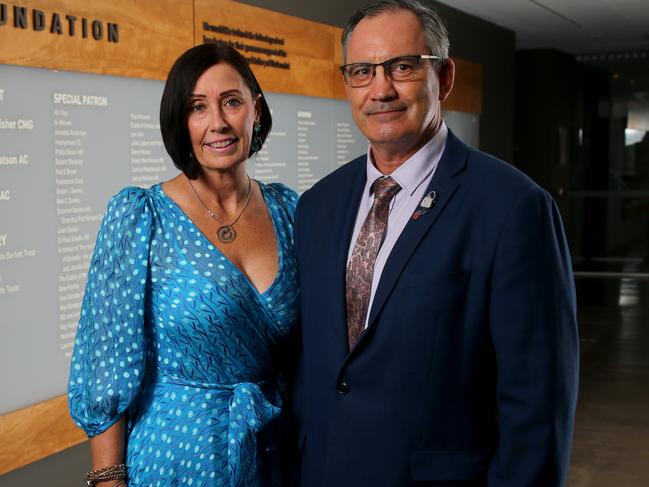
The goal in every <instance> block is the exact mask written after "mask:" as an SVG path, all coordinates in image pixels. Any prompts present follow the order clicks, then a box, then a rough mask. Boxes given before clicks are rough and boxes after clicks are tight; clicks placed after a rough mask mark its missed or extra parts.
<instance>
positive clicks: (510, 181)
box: [466, 149, 544, 199]
mask: <svg viewBox="0 0 649 487" xmlns="http://www.w3.org/2000/svg"><path fill="white" fill-rule="evenodd" d="M466 169H467V170H466V181H467V182H468V183H470V184H473V186H474V188H475V189H476V191H479V192H483V193H485V194H489V196H490V197H491V198H490V199H492V198H493V197H496V198H504V199H510V198H514V199H515V198H516V197H517V196H518V195H520V194H522V193H524V192H527V191H530V190H531V191H535V192H536V191H538V192H544V190H543V189H542V188H541V187H540V186H539V185H538V184H536V182H534V181H533V180H532V179H531V178H530V177H529V176H528V175H527V174H525V173H523V172H522V171H521V170H520V169H518V168H516V167H515V166H514V165H513V164H511V163H509V162H506V161H503V160H502V159H499V158H497V157H495V156H493V155H491V154H488V153H486V152H481V151H479V150H476V149H470V150H469V155H468V159H467V167H466Z"/></svg>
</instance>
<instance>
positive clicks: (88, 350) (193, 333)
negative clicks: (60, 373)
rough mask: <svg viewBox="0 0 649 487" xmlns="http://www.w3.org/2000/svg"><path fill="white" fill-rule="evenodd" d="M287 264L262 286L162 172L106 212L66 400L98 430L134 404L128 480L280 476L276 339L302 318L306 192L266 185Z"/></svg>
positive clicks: (91, 431)
mask: <svg viewBox="0 0 649 487" xmlns="http://www.w3.org/2000/svg"><path fill="white" fill-rule="evenodd" d="M260 186H261V189H262V194H263V196H264V199H265V201H266V204H267V206H268V209H269V212H270V216H271V218H272V221H273V225H274V228H275V234H276V237H277V247H278V251H279V271H278V273H277V276H276V277H275V280H274V282H273V283H272V284H271V286H270V287H269V288H268V289H267V290H266V291H265V292H263V293H262V294H260V293H259V292H258V291H257V290H256V289H255V287H254V286H253V285H252V284H251V283H250V281H249V280H248V279H247V278H246V277H245V276H244V275H243V274H242V273H241V271H240V270H239V269H238V268H237V267H236V266H235V265H234V264H232V262H230V261H229V260H228V259H227V258H226V257H225V256H224V255H223V254H222V253H221V252H220V251H219V250H218V248H216V247H215V246H214V245H212V244H211V243H210V242H209V240H208V239H207V238H206V237H205V236H204V235H203V234H202V233H201V232H200V230H199V229H198V228H197V227H196V226H195V225H194V224H193V223H192V222H191V221H190V220H189V218H188V217H187V216H186V215H185V214H184V213H183V212H182V210H181V209H180V208H179V207H178V206H177V205H176V204H175V203H174V202H173V201H172V200H171V199H170V198H169V197H168V196H166V194H165V193H164V192H163V190H162V188H161V186H160V185H156V186H153V187H151V188H149V189H141V188H134V187H131V188H126V189H124V190H122V191H121V192H119V193H118V194H117V195H116V196H114V197H113V198H112V200H111V201H110V203H109V205H108V210H107V212H106V215H105V217H104V220H103V222H102V224H101V227H100V230H99V235H98V237H97V244H96V248H95V252H94V255H93V258H92V262H91V266H90V272H89V275H88V283H87V287H86V293H85V297H84V300H83V306H82V309H81V318H80V321H79V327H78V330H77V338H76V342H75V348H74V354H73V357H72V365H71V370H70V383H69V390H68V400H69V406H70V411H71V414H72V417H73V419H74V420H75V422H76V423H77V424H78V425H79V426H80V427H81V428H82V429H83V430H85V431H86V433H87V434H88V436H90V437H92V436H95V435H97V434H99V433H101V432H103V431H104V430H106V429H107V428H108V427H109V426H111V425H112V424H113V423H115V422H116V421H117V420H118V419H119V418H120V416H122V415H123V414H124V413H128V416H127V417H128V426H127V441H126V464H127V467H128V474H129V482H128V485H129V486H152V485H156V486H157V485H164V486H172V485H194V486H204V485H209V486H227V487H253V486H275V485H279V484H280V482H279V479H278V471H277V467H278V465H277V456H278V454H277V449H276V444H275V443H276V442H277V440H278V436H279V430H280V429H281V420H280V416H281V408H282V396H283V387H282V382H281V377H280V374H279V371H278V361H279V357H278V355H279V353H280V352H279V349H280V347H281V346H282V344H283V341H284V340H285V339H286V338H287V336H288V335H289V334H290V332H291V330H292V328H293V327H294V325H295V322H296V318H297V312H298V311H297V306H298V300H299V295H298V291H297V271H296V262H295V257H294V254H293V241H292V228H293V213H294V210H295V205H296V201H297V195H296V194H295V192H293V191H292V190H290V189H288V188H287V187H286V186H283V185H281V184H276V183H273V184H269V185H263V184H260Z"/></svg>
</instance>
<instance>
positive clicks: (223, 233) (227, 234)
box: [216, 225, 237, 243]
mask: <svg viewBox="0 0 649 487" xmlns="http://www.w3.org/2000/svg"><path fill="white" fill-rule="evenodd" d="M216 236H217V237H218V239H219V241H220V242H223V243H230V242H232V241H233V240H234V239H235V238H237V232H235V231H234V228H232V227H231V226H229V225H223V226H222V227H220V228H219V229H218V231H217V232H216Z"/></svg>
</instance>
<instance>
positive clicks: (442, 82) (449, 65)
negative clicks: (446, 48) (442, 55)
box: [437, 58, 455, 101]
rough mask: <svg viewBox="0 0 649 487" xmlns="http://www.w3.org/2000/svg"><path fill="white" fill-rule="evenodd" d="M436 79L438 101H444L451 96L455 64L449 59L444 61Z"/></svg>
mask: <svg viewBox="0 0 649 487" xmlns="http://www.w3.org/2000/svg"><path fill="white" fill-rule="evenodd" d="M437 77H438V79H439V100H440V101H444V100H446V98H448V95H450V94H451V90H452V89H453V83H454V82H455V63H454V62H453V60H452V59H451V58H448V59H445V60H444V63H443V64H442V66H441V67H440V68H439V73H438V74H437Z"/></svg>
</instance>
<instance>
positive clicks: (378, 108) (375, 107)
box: [364, 102, 407, 115]
mask: <svg viewBox="0 0 649 487" xmlns="http://www.w3.org/2000/svg"><path fill="white" fill-rule="evenodd" d="M406 108H407V106H406V105H405V104H403V103H385V102H380V103H374V104H372V105H370V106H369V107H365V110H364V112H365V114H366V115H374V114H377V113H383V112H399V111H403V110H405V109H406Z"/></svg>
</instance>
